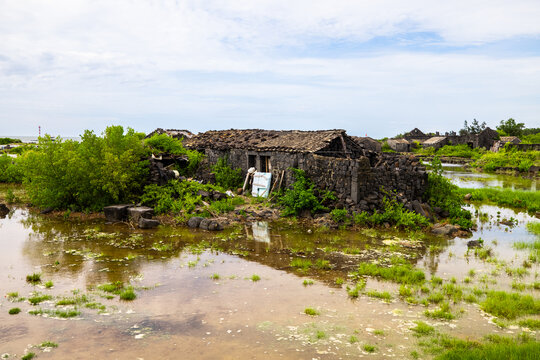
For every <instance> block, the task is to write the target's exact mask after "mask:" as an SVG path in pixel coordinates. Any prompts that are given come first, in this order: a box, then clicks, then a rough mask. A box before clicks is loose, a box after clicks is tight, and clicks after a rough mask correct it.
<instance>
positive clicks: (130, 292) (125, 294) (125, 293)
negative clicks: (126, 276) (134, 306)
mask: <svg viewBox="0 0 540 360" xmlns="http://www.w3.org/2000/svg"><path fill="white" fill-rule="evenodd" d="M119 297H120V299H121V300H124V301H131V300H135V299H136V298H137V294H136V293H135V290H134V289H133V286H128V287H127V288H125V289H124V290H122V291H121V292H120V294H119Z"/></svg>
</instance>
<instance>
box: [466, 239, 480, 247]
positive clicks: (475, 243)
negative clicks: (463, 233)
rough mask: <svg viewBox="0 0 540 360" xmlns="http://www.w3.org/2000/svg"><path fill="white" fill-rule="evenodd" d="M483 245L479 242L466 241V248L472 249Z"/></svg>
mask: <svg viewBox="0 0 540 360" xmlns="http://www.w3.org/2000/svg"><path fill="white" fill-rule="evenodd" d="M483 244H484V242H483V241H481V240H470V241H467V247H470V248H473V247H482V246H483Z"/></svg>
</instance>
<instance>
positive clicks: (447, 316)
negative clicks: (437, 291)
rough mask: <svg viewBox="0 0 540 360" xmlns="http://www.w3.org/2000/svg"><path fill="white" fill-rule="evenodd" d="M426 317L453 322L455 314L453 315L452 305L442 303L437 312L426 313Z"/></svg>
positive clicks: (427, 311)
mask: <svg viewBox="0 0 540 360" xmlns="http://www.w3.org/2000/svg"><path fill="white" fill-rule="evenodd" d="M424 315H426V316H427V317H430V318H434V319H441V320H452V319H454V318H455V316H454V314H452V312H451V311H450V305H449V304H448V303H447V302H443V303H441V304H440V305H439V308H438V309H436V310H432V311H429V310H426V311H424Z"/></svg>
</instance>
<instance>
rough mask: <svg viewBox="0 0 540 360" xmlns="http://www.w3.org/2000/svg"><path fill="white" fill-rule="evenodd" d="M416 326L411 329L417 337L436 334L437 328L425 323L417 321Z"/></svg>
mask: <svg viewBox="0 0 540 360" xmlns="http://www.w3.org/2000/svg"><path fill="white" fill-rule="evenodd" d="M415 323H416V326H415V327H413V328H411V330H412V331H413V332H414V334H415V336H427V335H431V334H433V333H435V328H434V327H433V326H431V325H428V324H426V323H425V322H423V321H415Z"/></svg>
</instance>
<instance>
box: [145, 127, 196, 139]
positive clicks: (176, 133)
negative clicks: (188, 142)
mask: <svg viewBox="0 0 540 360" xmlns="http://www.w3.org/2000/svg"><path fill="white" fill-rule="evenodd" d="M160 134H167V135H169V136H170V137H172V138H175V139H189V138H190V137H192V136H193V133H192V132H191V131H189V130H179V129H165V130H164V129H162V128H157V129H156V130H154V131H152V132H151V133H150V134H148V135H146V136H145V137H144V138H145V139H148V138H151V137H152V136H154V135H160Z"/></svg>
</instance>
